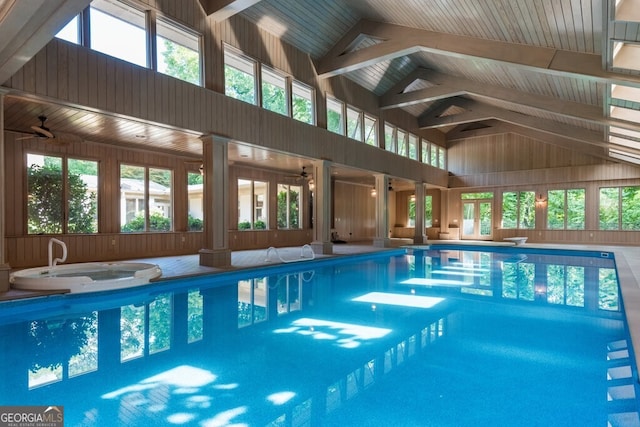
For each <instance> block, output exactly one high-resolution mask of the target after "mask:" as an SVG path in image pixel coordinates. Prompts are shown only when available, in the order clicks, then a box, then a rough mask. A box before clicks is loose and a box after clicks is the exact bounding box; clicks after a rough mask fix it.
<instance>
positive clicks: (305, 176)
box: [289, 166, 311, 180]
mask: <svg viewBox="0 0 640 427" xmlns="http://www.w3.org/2000/svg"><path fill="white" fill-rule="evenodd" d="M289 176H290V177H291V178H296V179H303V180H309V179H311V175H309V172H307V167H306V166H303V167H302V170H301V171H300V173H299V174H297V175H289Z"/></svg>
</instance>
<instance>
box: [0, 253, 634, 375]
mask: <svg viewBox="0 0 640 427" xmlns="http://www.w3.org/2000/svg"><path fill="white" fill-rule="evenodd" d="M438 243H447V244H462V245H508V246H513V243H504V242H471V241H459V240H446V241H429V244H438ZM423 246H424V245H423ZM522 247H523V248H543V249H559V250H587V251H599V252H611V253H613V254H614V257H615V260H616V266H617V270H618V278H619V280H620V287H621V290H622V298H623V301H624V308H625V311H626V316H627V321H628V324H629V332H630V335H631V339H632V342H633V347H634V353H635V356H636V366H640V246H598V245H563V244H535V243H527V244H524V245H522ZM388 249H392V248H378V247H375V246H373V245H372V244H370V243H349V244H336V245H334V246H333V254H332V255H316V258H321V257H329V256H345V255H353V254H361V253H367V252H377V251H383V250H388ZM305 256H308V253H305ZM300 257H301V248H300V247H289V248H278V249H277V253H274V252H273V251H271V253H269V256H268V257H267V250H266V249H256V250H247V251H235V252H232V254H231V267H230V268H225V269H223V268H213V267H204V266H201V265H199V256H198V255H180V256H170V257H161V258H145V259H140V260H136V261H143V262H151V263H154V264H157V265H159V266H160V268H161V269H162V273H163V276H162V278H163V279H174V278H179V277H185V276H193V275H201V274H212V273H220V272H224V271H229V270H230V269H242V268H252V267H261V266H265V265H273V264H278V263H281V262H282V261H281V260H280V259H283V260H285V261H288V260H295V259H299V258H300ZM42 295H43V294H42V293H35V292H28V291H17V290H11V291H9V292H5V293H0V301H3V300H5V301H6V300H11V299H20V298H29V297H37V296H42Z"/></svg>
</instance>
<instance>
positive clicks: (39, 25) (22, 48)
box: [0, 0, 91, 84]
mask: <svg viewBox="0 0 640 427" xmlns="http://www.w3.org/2000/svg"><path fill="white" fill-rule="evenodd" d="M90 2H91V0H31V1H23V0H9V1H8V2H7V3H6V4H4V5H2V7H0V84H2V83H4V82H5V81H7V80H8V79H9V78H10V77H11V76H12V75H13V74H15V73H16V72H17V71H18V70H19V69H20V67H22V66H23V65H24V64H26V63H27V61H29V60H30V59H31V58H32V57H33V56H35V54H36V53H38V52H39V51H40V50H41V49H42V48H43V47H44V46H45V45H46V44H47V43H49V41H51V39H53V37H54V36H55V35H56V33H57V32H58V31H60V30H61V29H62V28H63V27H64V26H65V25H66V24H67V23H68V22H69V21H70V20H71V19H72V18H73V17H74V16H76V15H78V14H79V13H80V12H81V11H82V10H83V9H84V8H86V7H87V6H89V3H90Z"/></svg>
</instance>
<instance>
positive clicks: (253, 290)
mask: <svg viewBox="0 0 640 427" xmlns="http://www.w3.org/2000/svg"><path fill="white" fill-rule="evenodd" d="M267 290H268V288H267V278H266V277H261V278H258V279H249V280H239V281H238V327H239V328H243V327H246V326H250V325H253V324H254V323H259V322H264V321H265V320H267V297H268V292H267Z"/></svg>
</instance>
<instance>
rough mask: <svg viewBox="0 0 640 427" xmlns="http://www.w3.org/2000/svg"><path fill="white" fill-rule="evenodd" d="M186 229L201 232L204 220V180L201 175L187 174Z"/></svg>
mask: <svg viewBox="0 0 640 427" xmlns="http://www.w3.org/2000/svg"><path fill="white" fill-rule="evenodd" d="M187 199H188V206H187V215H188V216H187V224H188V225H187V229H188V230H189V231H202V229H203V223H202V221H203V219H204V208H203V200H204V178H203V176H202V174H200V173H195V172H189V173H188V174H187Z"/></svg>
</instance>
